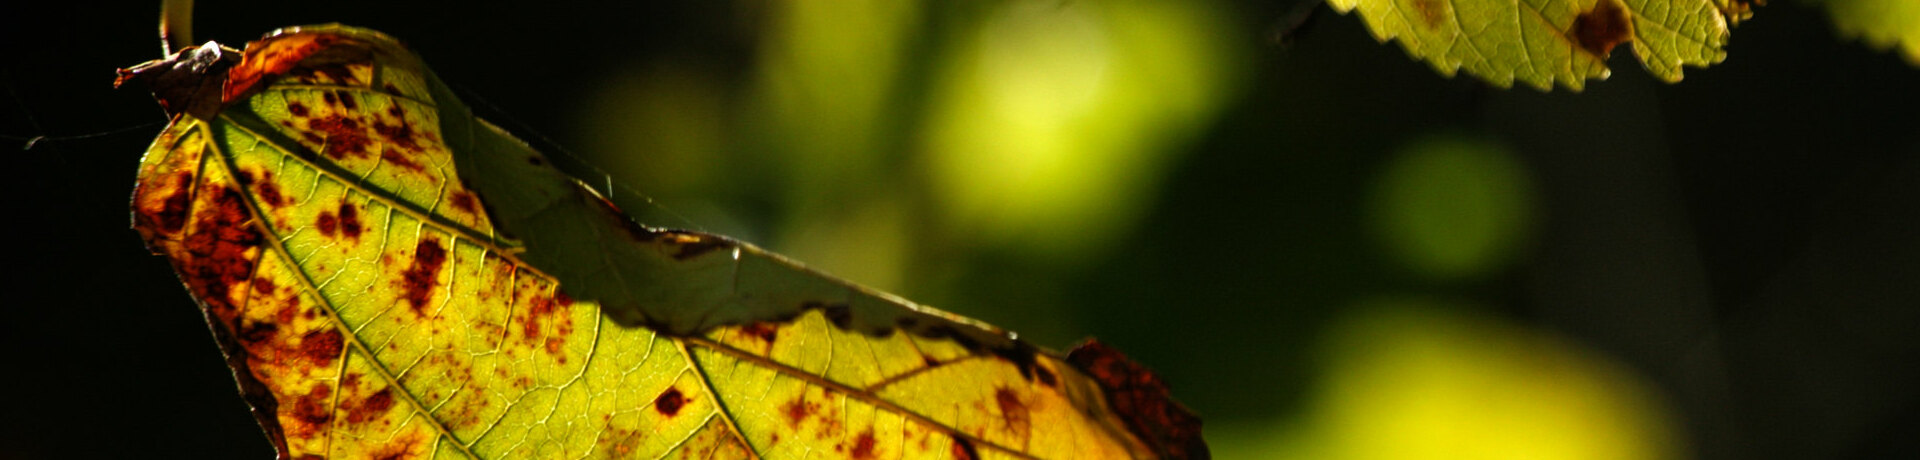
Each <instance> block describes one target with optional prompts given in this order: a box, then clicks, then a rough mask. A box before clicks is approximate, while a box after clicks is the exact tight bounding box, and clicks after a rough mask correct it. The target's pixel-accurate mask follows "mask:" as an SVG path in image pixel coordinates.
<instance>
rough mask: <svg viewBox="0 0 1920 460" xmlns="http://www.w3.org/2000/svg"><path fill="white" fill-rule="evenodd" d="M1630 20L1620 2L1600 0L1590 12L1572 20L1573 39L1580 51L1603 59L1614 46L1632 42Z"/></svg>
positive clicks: (1631, 24)
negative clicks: (1583, 50) (1585, 51)
mask: <svg viewBox="0 0 1920 460" xmlns="http://www.w3.org/2000/svg"><path fill="white" fill-rule="evenodd" d="M1631 19H1632V18H1630V17H1628V16H1627V8H1626V7H1625V6H1623V5H1621V4H1620V0H1600V2H1599V3H1597V4H1595V5H1594V6H1593V9H1592V10H1589V11H1587V12H1584V13H1580V15H1579V16H1575V17H1574V18H1573V30H1572V35H1573V39H1574V41H1575V42H1577V43H1579V44H1580V48H1581V49H1585V50H1587V52H1589V53H1593V54H1594V55H1597V56H1600V57H1603V58H1604V57H1606V56H1607V55H1608V53H1612V52H1613V47H1614V46H1617V45H1619V44H1621V43H1626V42H1627V41H1629V40H1633V22H1632V21H1631Z"/></svg>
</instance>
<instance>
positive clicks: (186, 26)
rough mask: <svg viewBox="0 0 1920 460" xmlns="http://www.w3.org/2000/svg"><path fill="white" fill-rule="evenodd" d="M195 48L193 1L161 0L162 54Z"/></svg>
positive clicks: (171, 53)
mask: <svg viewBox="0 0 1920 460" xmlns="http://www.w3.org/2000/svg"><path fill="white" fill-rule="evenodd" d="M192 47H193V0H160V52H161V53H164V54H165V55H167V56H172V55H173V52H174V51H175V50H183V49H187V48H192Z"/></svg>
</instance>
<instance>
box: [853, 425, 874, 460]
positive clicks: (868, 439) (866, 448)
mask: <svg viewBox="0 0 1920 460" xmlns="http://www.w3.org/2000/svg"><path fill="white" fill-rule="evenodd" d="M847 455H848V456H851V457H853V458H855V459H871V458H874V457H873V428H867V429H866V430H865V431H861V432H860V435H859V436H855V437H854V438H853V448H852V449H848V450H847Z"/></svg>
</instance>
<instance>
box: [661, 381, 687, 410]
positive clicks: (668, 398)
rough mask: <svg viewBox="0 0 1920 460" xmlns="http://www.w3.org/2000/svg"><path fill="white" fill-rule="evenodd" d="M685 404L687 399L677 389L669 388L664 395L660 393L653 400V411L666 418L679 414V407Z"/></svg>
mask: <svg viewBox="0 0 1920 460" xmlns="http://www.w3.org/2000/svg"><path fill="white" fill-rule="evenodd" d="M686 404H687V398H686V396H683V395H681V394H680V389H679V388H672V387H669V388H667V391H666V392H665V393H660V397H658V398H653V410H657V411H660V415H665V416H668V417H672V416H674V415H675V414H679V413H680V407H682V406H685V405H686Z"/></svg>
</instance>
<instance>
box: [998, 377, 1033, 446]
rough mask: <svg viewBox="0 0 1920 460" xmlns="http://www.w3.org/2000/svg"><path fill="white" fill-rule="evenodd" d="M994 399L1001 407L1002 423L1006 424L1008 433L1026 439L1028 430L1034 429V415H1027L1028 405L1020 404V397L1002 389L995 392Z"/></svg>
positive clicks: (1011, 391)
mask: <svg viewBox="0 0 1920 460" xmlns="http://www.w3.org/2000/svg"><path fill="white" fill-rule="evenodd" d="M993 399H994V401H995V402H997V403H999V405H1000V421H1001V422H1003V423H1005V424H1006V426H1007V431H1011V432H1013V433H1014V434H1015V435H1017V436H1020V437H1026V436H1027V433H1028V430H1029V429H1031V428H1032V427H1033V423H1032V420H1033V419H1032V414H1028V413H1027V404H1026V403H1024V402H1020V395H1016V394H1013V390H1009V389H1007V388H1005V387H1001V388H999V389H997V390H994V392H993Z"/></svg>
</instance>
